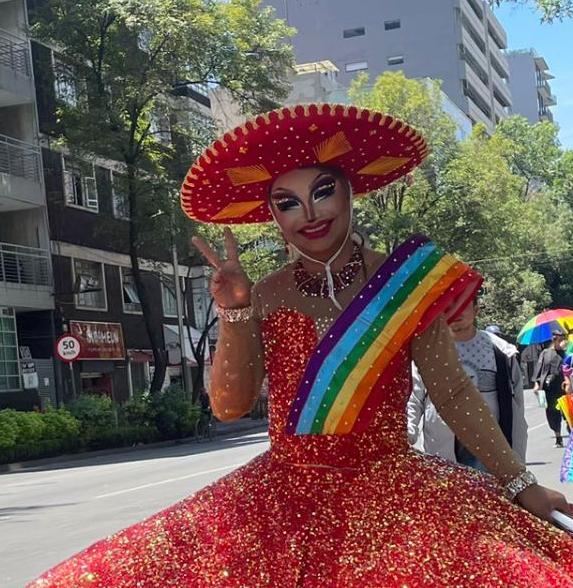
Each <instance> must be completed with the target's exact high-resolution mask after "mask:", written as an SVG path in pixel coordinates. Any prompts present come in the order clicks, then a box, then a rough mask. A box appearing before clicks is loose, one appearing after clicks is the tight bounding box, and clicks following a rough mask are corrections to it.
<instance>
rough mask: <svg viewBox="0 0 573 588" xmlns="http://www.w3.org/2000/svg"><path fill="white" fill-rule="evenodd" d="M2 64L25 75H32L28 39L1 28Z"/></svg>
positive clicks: (0, 58) (0, 47) (0, 55)
mask: <svg viewBox="0 0 573 588" xmlns="http://www.w3.org/2000/svg"><path fill="white" fill-rule="evenodd" d="M0 65H2V66H4V67H8V68H10V69H11V70H13V71H15V72H17V73H19V74H21V75H23V76H26V77H32V64H31V60H30V45H29V44H28V41H27V40H25V39H21V38H20V37H16V36H15V35H13V34H12V33H9V32H8V31H5V30H3V29H0Z"/></svg>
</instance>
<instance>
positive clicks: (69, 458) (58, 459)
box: [0, 419, 268, 474]
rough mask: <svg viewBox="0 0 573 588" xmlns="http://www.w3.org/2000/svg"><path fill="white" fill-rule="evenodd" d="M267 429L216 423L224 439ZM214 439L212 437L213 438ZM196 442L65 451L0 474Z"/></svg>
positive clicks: (3, 468)
mask: <svg viewBox="0 0 573 588" xmlns="http://www.w3.org/2000/svg"><path fill="white" fill-rule="evenodd" d="M267 429H268V421H267V420H266V419H263V420H257V421H253V420H247V421H246V422H244V423H243V422H242V421H236V422H233V423H217V433H216V435H215V436H216V438H217V439H224V438H225V437H230V436H232V435H236V434H242V433H247V432H258V431H266V430H267ZM213 440H214V439H213ZM194 443H198V441H197V439H196V438H195V437H185V438H183V439H171V440H169V441H158V442H157V443H149V444H144V445H136V446H135V447H113V448H110V449H100V450H97V451H82V452H80V453H66V454H64V455H57V456H54V457H45V458H43V459H34V460H30V461H21V462H15V463H6V464H0V474H9V473H13V472H18V471H23V470H27V469H32V468H36V467H41V466H47V465H55V464H65V463H70V462H74V461H81V460H86V459H90V458H92V457H105V456H106V455H118V454H121V453H134V452H138V451H143V450H145V449H160V448H162V447H175V446H177V445H192V444H194Z"/></svg>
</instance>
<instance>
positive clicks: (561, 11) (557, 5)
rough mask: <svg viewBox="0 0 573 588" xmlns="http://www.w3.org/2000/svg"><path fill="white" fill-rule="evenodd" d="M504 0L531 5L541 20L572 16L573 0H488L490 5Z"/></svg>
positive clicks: (504, 0) (561, 18) (499, 3)
mask: <svg viewBox="0 0 573 588" xmlns="http://www.w3.org/2000/svg"><path fill="white" fill-rule="evenodd" d="M504 2H511V3H513V4H528V5H532V6H534V7H535V8H537V10H539V11H540V12H541V17H542V20H544V21H546V22H552V21H554V20H563V19H565V18H571V17H572V16H573V0H489V3H490V4H491V5H492V6H500V5H501V4H503V3H504Z"/></svg>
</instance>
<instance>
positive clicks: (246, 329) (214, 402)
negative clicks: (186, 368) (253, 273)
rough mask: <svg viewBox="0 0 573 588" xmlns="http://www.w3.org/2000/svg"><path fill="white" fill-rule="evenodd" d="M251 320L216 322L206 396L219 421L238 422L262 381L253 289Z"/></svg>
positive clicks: (257, 303)
mask: <svg viewBox="0 0 573 588" xmlns="http://www.w3.org/2000/svg"><path fill="white" fill-rule="evenodd" d="M251 303H252V305H253V308H254V313H253V318H251V319H249V320H248V321H246V322H239V323H229V322H225V321H219V339H218V340H217V348H216V351H215V357H214V359H213V370H212V374H211V386H210V390H209V396H210V399H211V407H212V409H213V413H214V414H215V416H216V417H217V418H218V419H219V420H221V421H232V420H236V419H239V418H241V417H242V416H243V415H245V414H247V413H248V412H250V411H251V409H252V408H253V406H254V404H255V402H256V400H257V398H258V396H259V392H260V390H261V385H262V382H263V378H264V362H263V345H262V339H261V327H260V320H261V313H260V301H259V296H258V293H257V291H256V287H255V288H253V294H252V302H251Z"/></svg>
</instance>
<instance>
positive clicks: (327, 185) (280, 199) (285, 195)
mask: <svg viewBox="0 0 573 588" xmlns="http://www.w3.org/2000/svg"><path fill="white" fill-rule="evenodd" d="M335 192H336V179H335V178H334V177H332V176H331V175H329V174H320V175H319V176H318V177H317V178H316V179H315V180H314V182H313V183H312V185H311V186H310V197H311V199H312V201H313V202H315V203H317V202H321V201H323V200H325V199H326V198H329V197H330V196H332V195H333V194H334V193H335ZM271 201H272V203H273V204H274V206H276V208H277V210H279V211H280V212H288V211H289V210H295V209H299V208H302V207H303V204H302V200H301V198H300V197H299V196H297V195H296V194H295V193H294V192H291V191H290V190H287V189H286V188H277V192H276V193H274V194H271Z"/></svg>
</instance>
